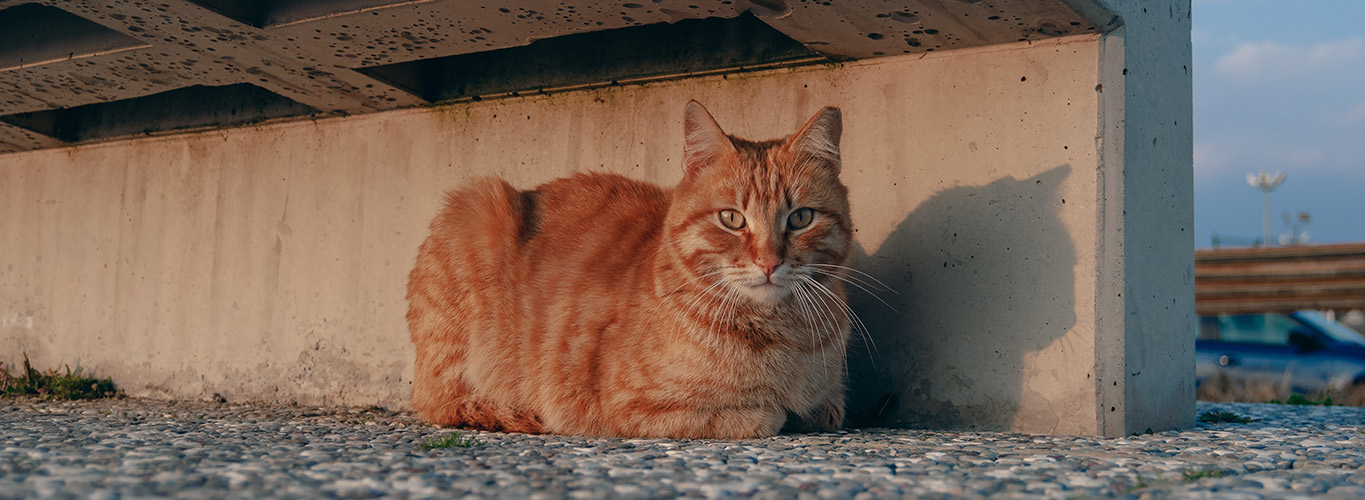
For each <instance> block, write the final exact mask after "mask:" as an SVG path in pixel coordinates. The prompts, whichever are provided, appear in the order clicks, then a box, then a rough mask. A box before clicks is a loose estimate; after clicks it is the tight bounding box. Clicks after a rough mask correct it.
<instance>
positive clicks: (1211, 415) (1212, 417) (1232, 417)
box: [1199, 411, 1254, 424]
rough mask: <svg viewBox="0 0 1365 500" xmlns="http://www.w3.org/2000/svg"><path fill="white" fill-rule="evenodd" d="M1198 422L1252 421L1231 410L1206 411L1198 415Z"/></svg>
mask: <svg viewBox="0 0 1365 500" xmlns="http://www.w3.org/2000/svg"><path fill="white" fill-rule="evenodd" d="M1199 421H1200V422H1210V423H1230V424H1249V423H1251V422H1254V420H1252V419H1251V418H1248V417H1243V416H1241V415H1238V414H1236V413H1232V412H1221V411H1206V412H1204V414H1203V415H1200V416H1199Z"/></svg>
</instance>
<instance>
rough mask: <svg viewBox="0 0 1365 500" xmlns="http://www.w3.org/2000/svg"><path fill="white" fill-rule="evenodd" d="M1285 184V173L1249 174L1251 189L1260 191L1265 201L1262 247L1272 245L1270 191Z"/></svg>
mask: <svg viewBox="0 0 1365 500" xmlns="http://www.w3.org/2000/svg"><path fill="white" fill-rule="evenodd" d="M1282 182H1284V172H1275V173H1273V174H1272V173H1269V172H1261V173H1259V174H1247V184H1251V187H1254V188H1256V189H1260V190H1261V193H1262V194H1263V195H1264V200H1265V218H1264V222H1265V233H1264V236H1262V238H1261V245H1262V246H1269V245H1270V190H1272V189H1275V188H1276V187H1278V186H1279V185H1280V183H1282Z"/></svg>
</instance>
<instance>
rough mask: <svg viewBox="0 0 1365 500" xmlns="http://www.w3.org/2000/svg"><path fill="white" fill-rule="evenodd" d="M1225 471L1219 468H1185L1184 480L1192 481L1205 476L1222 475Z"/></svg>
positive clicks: (1225, 473)
mask: <svg viewBox="0 0 1365 500" xmlns="http://www.w3.org/2000/svg"><path fill="white" fill-rule="evenodd" d="M1226 475H1228V473H1227V471H1223V470H1219V469H1185V482H1187V483H1193V482H1195V481H1198V480H1200V479H1204V478H1206V477H1223V476H1226Z"/></svg>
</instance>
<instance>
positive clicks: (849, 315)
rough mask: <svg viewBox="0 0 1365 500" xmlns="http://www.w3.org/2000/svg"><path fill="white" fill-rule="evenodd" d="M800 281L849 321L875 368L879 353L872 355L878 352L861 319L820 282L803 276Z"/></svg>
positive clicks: (869, 332) (870, 334) (870, 333)
mask: <svg viewBox="0 0 1365 500" xmlns="http://www.w3.org/2000/svg"><path fill="white" fill-rule="evenodd" d="M802 279H804V280H805V281H806V283H809V284H810V285H811V286H812V287H814V289H815V290H816V291H818V292H820V293H822V294H823V295H825V296H826V297H828V298H829V299H830V301H832V302H834V304H835V305H837V306H838V307H839V308H840V309H839V312H841V313H843V315H844V317H845V319H847V320H848V321H849V323H850V326H852V329H853V331H854V332H857V333H858V334H859V336H861V337H862V338H863V340H865V341H867V345H868V346H869V347H870V348H869V349H868V352H867V355H868V358H869V359H870V360H871V361H872V363H873V368H875V367H876V358H877V357H878V356H880V353H879V352H878V353H876V354H874V352H876V351H878V349H877V344H876V342H874V341H873V340H872V332H871V331H870V330H868V329H867V325H866V324H864V323H863V320H862V318H859V317H858V315H857V314H856V313H854V312H853V309H852V308H850V307H849V306H848V304H845V303H844V301H842V300H839V297H838V296H837V295H835V294H834V292H832V291H830V289H829V288H826V287H825V285H822V284H820V282H818V281H815V280H814V279H811V278H809V277H804V276H803V277H802ZM831 312H832V311H831Z"/></svg>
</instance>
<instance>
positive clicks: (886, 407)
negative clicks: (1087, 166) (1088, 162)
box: [848, 165, 1076, 430]
mask: <svg viewBox="0 0 1365 500" xmlns="http://www.w3.org/2000/svg"><path fill="white" fill-rule="evenodd" d="M1070 173H1071V167H1070V166H1069V165H1061V166H1058V167H1055V168H1052V169H1050V170H1047V171H1045V172H1042V173H1039V174H1037V175H1035V176H1033V177H1029V178H1027V179H1015V178H1013V177H1004V178H1001V179H998V180H996V181H994V182H991V183H990V184H986V185H983V186H965V187H954V188H949V189H946V190H943V191H940V192H938V193H936V194H934V195H933V196H932V197H930V198H929V199H928V200H925V201H924V202H923V203H922V204H920V205H919V206H918V207H916V208H915V210H914V211H913V212H911V213H910V214H909V215H907V216H906V218H905V219H904V220H903V221H901V222H900V224H899V225H897V226H896V228H895V229H894V230H893V231H892V232H891V233H890V235H889V236H887V238H886V240H885V241H883V242H882V243H881V245H880V246H879V247H878V248H877V250H876V252H875V253H873V254H871V255H868V254H867V253H866V252H865V251H864V250H863V249H862V248H858V249H857V250H856V251H855V257H854V261H853V266H854V267H855V268H856V269H859V270H861V271H864V272H866V273H868V274H869V275H871V276H872V277H875V278H876V279H877V280H879V281H881V282H882V283H885V284H886V285H887V286H889V287H890V288H892V289H893V290H895V292H896V293H892V292H886V291H881V292H876V293H875V296H874V295H873V294H870V293H867V292H865V291H862V290H859V289H858V288H857V287H849V290H850V293H849V301H850V305H851V306H852V307H853V309H854V311H856V312H857V314H858V315H859V316H860V317H861V318H862V320H863V322H864V323H865V324H866V326H867V330H868V332H869V336H870V341H871V344H868V342H867V339H863V340H860V337H858V336H857V335H855V339H854V340H853V342H852V343H851V344H850V346H849V387H850V391H849V394H848V398H849V399H848V410H849V414H848V415H849V423H850V424H851V425H854V426H896V427H927V428H980V429H1000V430H1005V429H1011V428H1015V429H1018V428H1020V427H1021V426H1017V425H1015V422H1016V417H1022V418H1021V420H1027V421H1028V422H1027V423H1026V424H1025V425H1024V426H1022V427H1024V428H1028V429H1046V428H1047V420H1048V419H1049V418H1050V419H1053V421H1054V422H1055V420H1056V419H1057V416H1056V414H1055V412H1051V411H1049V410H1048V408H1047V402H1046V401H1041V397H1030V396H1029V395H1028V394H1026V393H1027V392H1028V389H1026V388H1025V387H1024V385H1023V384H1024V371H1025V369H1026V368H1025V366H1024V359H1023V357H1024V356H1025V355H1026V353H1032V352H1037V351H1039V350H1041V349H1043V348H1044V347H1046V346H1048V345H1049V344H1051V343H1052V342H1053V341H1055V340H1057V339H1058V338H1059V337H1061V336H1062V335H1064V334H1065V333H1066V332H1067V331H1068V330H1070V329H1071V327H1072V326H1074V325H1075V323H1076V317H1075V279H1074V273H1075V269H1074V268H1075V266H1076V253H1075V249H1074V245H1073V243H1072V241H1071V238H1070V236H1069V234H1068V233H1067V230H1066V228H1065V226H1064V225H1063V223H1062V221H1061V219H1060V217H1059V215H1058V211H1059V210H1061V209H1062V208H1063V207H1065V204H1064V201H1063V200H1062V198H1063V195H1062V194H1060V187H1061V184H1062V182H1063V181H1064V180H1065V179H1066V178H1067V176H1069V175H1070ZM853 201H854V203H857V199H856V194H855V198H854V200H853ZM883 301H884V303H883ZM874 346H875V347H874ZM874 349H875V350H874ZM1033 368H1034V369H1037V367H1033ZM1021 403H1022V404H1021ZM1039 405H1042V406H1041V408H1040V406H1039Z"/></svg>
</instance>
